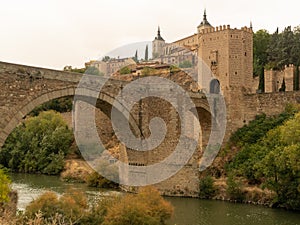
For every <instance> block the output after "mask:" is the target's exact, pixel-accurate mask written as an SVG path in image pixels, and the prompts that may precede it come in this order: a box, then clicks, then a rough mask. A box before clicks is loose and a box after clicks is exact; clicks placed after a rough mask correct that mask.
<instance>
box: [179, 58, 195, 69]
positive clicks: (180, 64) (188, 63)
mask: <svg viewBox="0 0 300 225" xmlns="http://www.w3.org/2000/svg"><path fill="white" fill-rule="evenodd" d="M192 66H193V64H192V63H191V62H190V61H189V60H185V61H183V62H182V63H179V67H180V68H191V67H192Z"/></svg>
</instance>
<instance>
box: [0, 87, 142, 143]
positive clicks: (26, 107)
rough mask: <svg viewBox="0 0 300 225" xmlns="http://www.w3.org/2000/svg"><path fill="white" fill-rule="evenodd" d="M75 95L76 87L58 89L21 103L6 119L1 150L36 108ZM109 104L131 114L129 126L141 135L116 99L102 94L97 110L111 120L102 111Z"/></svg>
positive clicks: (1, 137) (2, 132)
mask: <svg viewBox="0 0 300 225" xmlns="http://www.w3.org/2000/svg"><path fill="white" fill-rule="evenodd" d="M74 94H75V88H74V87H67V88H63V89H57V90H53V91H50V92H47V93H43V94H41V95H38V96H36V97H34V98H33V99H28V98H27V99H26V100H25V101H23V102H22V103H21V106H20V107H16V108H14V109H11V113H10V114H9V115H7V116H6V117H5V118H3V119H4V122H5V123H6V125H5V127H4V129H3V130H1V133H0V148H1V147H2V146H3V145H4V143H5V141H6V139H7V137H8V136H9V134H10V133H11V132H12V131H13V130H14V129H15V128H16V127H17V126H18V125H19V124H20V123H21V122H22V120H23V119H24V118H25V117H26V115H28V114H29V113H30V112H31V111H32V110H33V109H34V108H36V107H37V106H39V105H42V104H44V103H46V102H49V101H51V100H54V99H58V98H62V97H69V96H70V97H71V96H74ZM84 99H85V98H84V96H83V97H82V98H81V100H84ZM103 103H104V104H107V105H109V106H110V107H113V105H116V107H115V108H116V109H117V110H118V111H119V112H120V113H122V112H124V111H126V112H127V113H128V114H129V124H130V126H131V128H132V130H133V132H134V134H135V135H141V132H140V129H139V126H138V125H137V123H136V121H135V119H134V118H133V117H132V115H131V114H130V112H129V111H128V110H127V109H126V108H125V107H124V106H123V105H122V104H119V103H118V104H115V99H114V97H112V96H110V95H109V94H107V93H102V92H101V93H100V95H99V97H98V99H97V105H96V107H97V108H100V110H101V111H102V112H103V113H104V114H106V115H107V116H108V118H110V111H109V110H104V108H102V109H101V105H102V104H103Z"/></svg>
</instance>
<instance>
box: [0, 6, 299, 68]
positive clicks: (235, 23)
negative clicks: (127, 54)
mask: <svg viewBox="0 0 300 225" xmlns="http://www.w3.org/2000/svg"><path fill="white" fill-rule="evenodd" d="M0 3H1V5H0V32H1V33H0V61H5V62H12V63H19V64H26V65H33V66H41V67H47V68H55V69H62V68H63V67H64V66H65V65H72V66H73V67H83V65H84V62H86V61H89V60H91V59H97V58H99V57H100V56H102V55H105V54H106V53H107V52H110V51H112V50H114V49H115V48H117V47H120V46H122V45H125V44H130V43H133V42H140V41H152V40H153V38H154V36H155V35H156V31H157V26H158V25H160V27H161V33H162V36H163V38H164V39H165V40H167V41H168V42H172V41H174V40H176V39H179V38H182V37H185V36H188V35H191V34H193V33H195V32H196V27H197V26H198V25H199V23H200V22H201V20H202V15H203V10H204V8H205V7H206V9H207V14H208V20H209V22H210V23H211V24H212V25H213V26H219V25H224V24H230V25H231V27H237V28H240V27H242V26H245V25H247V26H249V24H250V21H252V22H253V27H254V30H255V31H256V30H258V29H262V28H264V29H267V30H268V31H270V32H271V33H273V32H274V31H275V29H276V27H279V28H280V30H282V29H284V27H286V26H289V25H291V26H292V27H295V26H297V25H299V24H300V13H299V10H300V3H299V1H296V0H285V1H282V0H281V1H280V0H272V1H264V0H247V1H246V0H227V1H225V0H202V1H201V0H84V1H83V0H82V1H79V0H26V1H25V0H0Z"/></svg>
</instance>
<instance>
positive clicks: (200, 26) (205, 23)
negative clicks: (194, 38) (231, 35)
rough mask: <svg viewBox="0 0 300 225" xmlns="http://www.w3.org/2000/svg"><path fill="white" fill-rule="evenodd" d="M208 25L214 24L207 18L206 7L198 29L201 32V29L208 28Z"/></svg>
mask: <svg viewBox="0 0 300 225" xmlns="http://www.w3.org/2000/svg"><path fill="white" fill-rule="evenodd" d="M207 27H212V26H211V25H210V23H209V22H208V20H207V15H206V9H204V13H203V20H202V22H201V23H200V25H199V26H198V31H199V32H200V30H203V29H204V28H207Z"/></svg>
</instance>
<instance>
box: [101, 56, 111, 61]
mask: <svg viewBox="0 0 300 225" xmlns="http://www.w3.org/2000/svg"><path fill="white" fill-rule="evenodd" d="M109 60H110V57H109V56H107V55H106V56H104V57H103V58H102V61H103V62H108V61H109Z"/></svg>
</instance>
